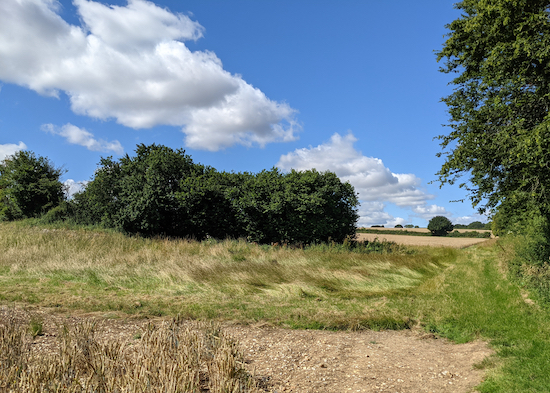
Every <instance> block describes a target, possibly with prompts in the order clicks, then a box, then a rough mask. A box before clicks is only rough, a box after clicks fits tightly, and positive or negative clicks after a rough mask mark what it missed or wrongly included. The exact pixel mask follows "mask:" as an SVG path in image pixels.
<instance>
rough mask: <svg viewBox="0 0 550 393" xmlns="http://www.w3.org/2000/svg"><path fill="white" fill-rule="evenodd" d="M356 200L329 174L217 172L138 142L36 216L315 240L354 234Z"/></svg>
mask: <svg viewBox="0 0 550 393" xmlns="http://www.w3.org/2000/svg"><path fill="white" fill-rule="evenodd" d="M357 206H358V200H357V195H356V193H355V191H354V189H353V186H351V185H350V184H349V183H343V182H342V181H340V179H339V178H338V177H337V176H336V175H335V174H334V173H332V172H318V171H316V170H307V171H300V172H298V171H294V170H292V171H291V172H288V173H282V172H281V171H279V170H278V169H277V168H273V169H271V170H264V171H262V172H259V173H257V174H252V173H247V172H245V173H228V172H218V171H217V170H215V169H214V168H211V167H208V166H204V165H201V164H197V163H194V162H193V160H192V159H191V157H190V156H189V155H186V154H185V151H183V150H173V149H171V148H169V147H166V146H161V145H155V144H153V145H149V146H146V145H143V144H141V145H138V146H137V149H136V155H135V156H129V155H125V156H124V157H122V158H121V159H119V160H118V161H115V160H113V159H112V158H111V157H109V158H102V159H101V162H100V164H99V167H98V169H97V170H96V172H95V174H94V176H93V178H92V179H91V181H90V182H88V183H87V184H86V187H85V189H84V190H83V191H82V192H80V193H77V194H76V195H74V196H73V198H72V199H71V200H68V201H64V202H63V203H62V204H60V205H59V206H58V207H56V208H54V209H52V210H50V211H49V212H48V213H47V214H46V215H44V216H43V219H44V220H46V221H56V220H71V221H73V222H75V223H77V224H84V225H101V226H104V227H107V228H116V229H120V230H122V231H124V232H126V233H131V234H141V235H144V236H159V235H160V236H171V237H172V236H173V237H190V238H195V239H198V240H200V239H205V238H208V237H213V238H220V239H224V238H246V239H248V240H250V241H254V242H258V243H320V242H327V241H335V242H342V241H343V240H344V239H345V238H346V237H348V236H354V234H355V229H356V222H357V220H358V218H359V216H358V214H357Z"/></svg>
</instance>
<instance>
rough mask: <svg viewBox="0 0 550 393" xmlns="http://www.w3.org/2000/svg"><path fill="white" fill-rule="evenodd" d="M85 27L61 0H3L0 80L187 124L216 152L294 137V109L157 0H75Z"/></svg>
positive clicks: (82, 106)
mask: <svg viewBox="0 0 550 393" xmlns="http://www.w3.org/2000/svg"><path fill="white" fill-rule="evenodd" d="M73 3H74V5H75V6H76V8H77V10H78V13H79V16H80V20H81V21H82V26H75V25H71V24H69V23H67V22H66V21H65V20H63V19H62V18H61V17H60V15H59V13H58V12H59V9H60V7H61V5H60V4H59V2H58V1H57V0H2V1H0V80H3V81H5V82H10V83H15V84H18V85H21V86H25V87H28V88H30V89H32V90H34V91H36V92H38V93H40V94H42V95H47V96H53V97H58V96H59V94H60V92H64V93H65V94H67V96H68V97H69V99H70V102H71V108H72V110H73V111H74V112H75V113H77V114H82V115H87V116H91V117H94V118H98V119H104V120H108V119H115V120H116V121H117V122H118V123H120V124H122V125H125V126H128V127H132V128H136V129H138V128H149V127H154V126H156V125H172V126H178V127H181V128H182V131H183V132H184V133H185V135H186V136H185V141H186V144H187V145H188V146H189V147H193V148H197V149H206V150H211V151H216V150H219V149H223V148H225V147H229V146H232V145H234V144H242V145H246V146H251V145H259V146H264V145H265V144H267V143H270V142H276V141H289V140H294V139H296V135H295V134H296V133H297V132H298V131H299V129H300V127H299V126H298V125H297V124H296V121H295V114H296V111H295V110H294V109H292V108H291V107H290V106H289V105H288V104H286V103H280V102H275V101H272V100H270V99H268V98H267V97H266V96H265V94H264V93H263V92H261V91H260V90H259V89H257V88H255V87H253V86H251V85H250V84H248V83H246V82H245V81H244V80H243V79H242V78H241V77H240V76H239V75H232V74H230V73H229V72H227V71H225V70H224V69H223V66H222V62H221V60H220V59H219V58H218V57H217V56H216V55H215V54H214V53H213V52H210V51H195V52H192V51H190V50H189V49H188V48H187V46H186V45H185V43H184V42H185V41H187V40H197V39H199V38H200V37H201V36H202V34H203V31H204V28H203V27H202V26H201V25H200V24H199V23H198V22H196V21H193V20H191V19H190V18H189V17H188V16H186V15H182V14H174V13H171V12H170V11H169V10H167V9H165V8H161V7H159V6H157V5H155V4H153V3H152V2H149V1H145V0H129V1H128V4H127V5H126V6H124V7H122V6H114V5H113V6H108V5H104V4H102V3H99V2H94V1H88V0H74V1H73Z"/></svg>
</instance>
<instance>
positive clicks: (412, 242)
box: [357, 233, 490, 248]
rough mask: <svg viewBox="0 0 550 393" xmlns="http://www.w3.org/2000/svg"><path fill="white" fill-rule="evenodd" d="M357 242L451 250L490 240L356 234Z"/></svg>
mask: <svg viewBox="0 0 550 393" xmlns="http://www.w3.org/2000/svg"><path fill="white" fill-rule="evenodd" d="M357 239H358V240H361V241H362V240H368V241H373V240H374V239H378V240H380V241H381V240H387V241H390V242H395V243H397V244H403V245H406V246H434V247H453V248H465V247H470V246H473V245H475V244H479V243H483V242H486V241H489V240H490V239H484V238H481V239H480V238H470V237H444V236H441V237H439V236H408V235H387V234H383V233H381V234H376V233H358V234H357Z"/></svg>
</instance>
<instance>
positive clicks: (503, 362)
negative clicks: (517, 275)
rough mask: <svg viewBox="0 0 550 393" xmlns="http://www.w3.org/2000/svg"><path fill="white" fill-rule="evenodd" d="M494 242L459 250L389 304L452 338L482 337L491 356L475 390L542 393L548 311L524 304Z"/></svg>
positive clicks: (548, 366) (549, 340)
mask: <svg viewBox="0 0 550 393" xmlns="http://www.w3.org/2000/svg"><path fill="white" fill-rule="evenodd" d="M502 259H503V256H502V255H501V254H500V248H498V247H496V246H492V247H483V246H478V247H474V248H470V249H467V250H462V251H461V252H460V254H459V255H458V258H457V260H456V263H455V264H453V265H452V266H451V267H450V268H448V269H446V270H445V272H444V273H443V274H441V275H440V276H438V277H435V278H434V279H432V280H429V281H428V282H426V283H425V284H423V285H421V286H420V287H419V288H417V290H415V291H414V292H416V296H415V297H414V300H415V301H414V303H412V304H413V306H411V303H410V299H411V298H410V297H403V298H401V299H397V300H396V301H395V302H394V304H393V305H392V307H395V308H396V309H398V310H400V312H401V314H402V315H406V314H407V313H409V312H410V313H412V314H411V315H410V317H411V318H412V319H416V320H418V321H421V323H422V325H423V326H424V327H425V328H426V329H427V330H430V331H432V332H434V333H437V334H439V335H441V336H444V337H448V338H450V339H451V340H454V341H455V342H457V343H462V342H467V341H470V340H472V339H476V338H479V339H483V340H487V341H488V342H489V344H490V345H491V346H492V347H493V348H494V349H495V351H496V355H495V356H494V357H493V358H492V359H487V360H486V361H485V362H484V363H482V364H480V365H479V367H482V368H483V367H486V366H488V370H487V377H486V379H485V381H484V382H483V383H482V384H481V385H480V386H479V387H478V389H479V390H480V391H481V392H545V391H548V388H549V386H550V363H549V362H548V359H550V312H549V310H548V308H547V307H544V306H542V307H541V306H537V305H536V304H528V303H526V302H525V300H524V298H523V297H522V294H521V291H520V288H519V287H518V286H517V285H515V284H514V283H512V282H510V280H508V279H507V276H506V272H505V271H504V267H503V266H502V263H499V261H502Z"/></svg>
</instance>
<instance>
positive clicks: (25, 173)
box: [0, 150, 65, 220]
mask: <svg viewBox="0 0 550 393" xmlns="http://www.w3.org/2000/svg"><path fill="white" fill-rule="evenodd" d="M62 174H63V170H62V169H60V168H55V167H54V165H53V164H52V163H51V162H50V161H49V160H48V159H47V158H45V157H40V156H38V157H37V156H36V155H35V154H34V153H33V152H31V151H27V150H23V151H19V152H17V153H15V154H14V155H12V156H9V157H7V158H6V159H4V161H2V162H1V163H0V218H3V219H7V220H16V219H22V218H29V217H37V216H39V215H41V214H43V213H46V212H47V211H48V210H50V209H52V208H54V207H56V206H57V205H59V204H60V203H61V201H63V200H64V199H65V194H64V186H63V184H62V183H61V181H60V178H61V175H62Z"/></svg>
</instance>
